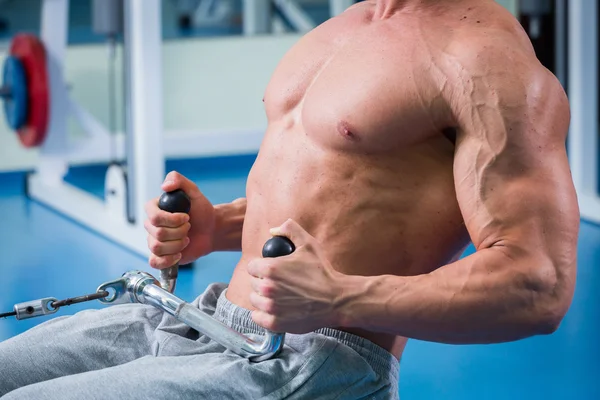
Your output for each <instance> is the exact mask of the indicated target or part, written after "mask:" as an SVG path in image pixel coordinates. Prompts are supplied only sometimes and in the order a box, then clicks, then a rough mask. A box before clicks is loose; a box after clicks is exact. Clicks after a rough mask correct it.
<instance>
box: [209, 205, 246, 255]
mask: <svg viewBox="0 0 600 400" xmlns="http://www.w3.org/2000/svg"><path fill="white" fill-rule="evenodd" d="M245 215H246V199H245V198H239V199H236V200H234V201H232V202H231V203H223V204H217V205H216V206H215V236H214V239H213V246H212V247H213V251H239V250H241V249H242V229H243V226H244V217H245Z"/></svg>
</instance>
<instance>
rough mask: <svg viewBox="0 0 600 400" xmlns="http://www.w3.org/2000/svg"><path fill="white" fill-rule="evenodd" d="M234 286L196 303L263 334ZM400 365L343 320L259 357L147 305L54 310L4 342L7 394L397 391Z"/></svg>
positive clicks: (291, 395) (0, 357)
mask: <svg viewBox="0 0 600 400" xmlns="http://www.w3.org/2000/svg"><path fill="white" fill-rule="evenodd" d="M225 291H226V285H225V284H213V285H211V286H209V287H208V289H207V290H206V291H205V292H204V293H203V294H202V295H201V296H199V297H198V298H197V299H196V300H195V301H194V302H193V304H194V305H195V306H197V307H199V308H200V309H202V310H203V311H205V312H207V313H209V314H212V315H213V316H214V317H215V318H217V319H219V320H220V321H222V322H223V323H225V324H227V325H228V326H230V327H232V328H234V329H236V330H239V331H240V332H242V333H245V334H248V335H249V336H250V337H254V338H257V339H260V337H259V335H260V333H261V332H262V331H263V330H262V328H260V327H259V326H257V325H256V324H255V323H254V322H253V321H252V319H251V317H250V311H249V310H246V309H243V308H240V307H238V306H236V305H234V304H232V303H230V302H229V301H228V300H227V299H226V297H225ZM398 370H399V365H398V360H397V359H396V358H394V356H393V355H392V354H390V353H389V352H387V351H386V350H384V349H382V348H381V347H379V346H377V345H375V344H373V343H371V342H369V341H367V340H365V339H362V338H360V337H358V336H355V335H351V334H348V333H345V332H341V331H338V330H334V329H320V330H318V331H316V332H314V333H309V334H304V335H292V334H287V335H286V341H285V346H284V349H283V350H282V352H281V353H280V354H279V355H278V356H277V357H276V358H273V359H270V360H267V361H263V362H259V363H251V362H249V361H248V360H246V359H244V358H242V357H240V356H238V355H236V354H234V353H232V352H230V351H228V350H225V348H224V347H222V346H221V345H220V344H218V343H216V342H214V341H212V340H211V339H209V338H208V337H206V336H203V335H200V334H198V332H196V331H195V330H193V329H191V328H189V327H188V326H186V325H184V324H183V323H180V322H179V321H177V320H176V319H175V318H173V317H171V316H170V315H168V314H166V313H163V312H162V311H160V310H157V309H155V308H154V307H151V306H146V305H142V304H127V305H117V306H112V307H107V308H105V309H101V310H87V311H82V312H79V313H77V314H75V315H74V316H70V317H59V318H54V319H52V320H49V321H47V322H44V323H42V324H40V325H38V326H36V327H34V328H32V329H30V330H28V331H27V332H25V333H23V334H21V335H18V336H15V337H13V338H11V339H8V340H6V341H4V342H2V343H0V396H2V395H5V396H3V397H2V399H3V400H9V399H36V400H44V399H61V400H68V399H77V400H93V399H99V400H105V399H117V398H122V399H144V400H147V399H169V400H170V399H217V400H221V399H236V400H240V399H308V400H313V399H315V400H316V399H397V398H398ZM7 393H8V394H7Z"/></svg>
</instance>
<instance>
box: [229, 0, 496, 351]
mask: <svg viewBox="0 0 600 400" xmlns="http://www.w3.org/2000/svg"><path fill="white" fill-rule="evenodd" d="M448 3H454V5H453V7H452V8H454V10H451V11H449V12H447V13H444V12H439V11H440V10H439V9H434V10H431V11H430V12H429V13H427V12H425V11H422V12H421V13H420V14H419V15H414V14H411V13H406V14H404V13H401V12H400V13H396V14H394V15H392V16H389V17H387V18H381V16H378V15H376V9H375V6H374V4H372V3H370V2H365V3H360V4H359V5H357V6H355V7H353V8H352V9H351V10H349V11H347V12H346V13H344V14H343V15H341V16H340V17H337V18H333V19H331V20H329V21H328V22H326V23H324V24H323V25H321V26H320V27H318V28H317V29H315V30H314V31H312V32H311V33H309V34H307V35H306V36H305V37H304V38H302V39H301V40H300V41H299V42H298V43H297V45H296V46H294V48H292V49H291V50H290V51H289V53H288V54H287V55H286V56H285V57H284V58H283V60H282V61H281V63H280V65H279V66H278V67H277V69H276V70H275V72H274V74H273V76H272V79H271V82H270V83H269V85H268V87H267V89H266V93H265V97H264V103H265V109H266V113H267V117H268V121H269V126H268V130H267V132H266V135H265V138H264V141H263V143H262V146H261V149H260V152H259V155H258V158H257V160H256V163H255V165H254V167H253V168H252V171H251V173H250V175H249V178H248V183H247V201H248V203H247V212H246V217H245V221H244V231H243V239H242V258H241V259H240V262H239V264H238V266H237V267H236V269H235V272H234V275H233V277H232V280H231V282H230V288H229V291H228V298H229V299H230V300H231V301H233V302H234V303H236V304H239V305H241V306H243V307H246V308H250V309H251V308H252V306H251V305H250V303H249V300H248V296H249V293H250V291H251V288H250V283H249V275H248V274H247V273H246V269H245V268H246V264H247V263H248V261H249V260H251V259H252V258H255V257H260V255H261V249H262V246H263V244H264V243H265V241H266V240H267V239H268V238H269V237H270V234H269V229H270V228H272V227H275V226H278V225H280V224H282V223H283V222H284V221H285V220H286V219H288V218H292V219H294V220H296V221H297V222H298V223H299V224H300V225H301V226H302V227H303V228H304V229H305V230H307V231H308V232H309V233H310V234H311V235H313V236H314V237H316V238H317V239H318V240H319V241H320V243H321V244H322V245H323V247H324V249H325V251H326V255H327V257H328V260H329V261H330V262H331V263H332V265H333V266H334V268H336V269H337V270H339V271H340V272H343V273H346V274H355V275H384V274H394V275H417V274H423V273H428V272H430V271H432V270H434V269H436V268H438V267H440V266H442V265H444V264H446V263H448V262H449V261H451V260H453V259H455V258H457V257H458V256H459V255H460V254H461V252H462V251H463V250H464V248H465V246H466V244H467V243H468V241H469V238H468V235H467V232H466V229H465V224H464V222H463V218H462V215H461V212H460V210H459V207H458V204H457V200H456V194H455V191H454V190H455V189H454V187H455V185H454V178H453V170H452V169H453V168H452V167H453V159H454V145H453V143H452V141H451V140H449V139H448V137H447V136H448V135H445V134H444V133H447V132H450V131H451V129H452V128H453V126H452V123H453V122H452V117H451V115H450V113H449V112H448V111H447V108H446V106H445V103H444V100H443V99H442V98H441V91H442V86H443V85H447V84H456V82H444V77H440V76H439V75H438V74H436V72H437V71H436V67H435V63H434V62H433V60H435V59H436V57H437V55H438V54H437V53H439V52H442V51H443V49H444V43H445V42H446V41H448V40H451V38H452V36H453V33H454V32H455V30H464V29H474V31H475V30H476V29H478V28H480V27H481V26H482V25H481V24H490V23H491V21H490V18H491V15H495V14H500V15H501V16H503V15H504V14H503V12H502V11H500V10H498V6H496V5H495V4H493V2H488V1H478V2H468V1H467V2H464V3H465V4H467V5H465V6H460V5H458V3H462V2H458V1H457V2H448ZM468 4H476V6H473V7H471V6H468ZM490 13H491V14H490ZM463 15H466V16H467V18H466V19H469V18H470V19H472V21H469V25H468V26H467V25H466V22H465V21H464V19H461V18H462V16H463ZM503 18H505V17H504V16H503ZM478 21H479V22H478ZM350 331H351V332H353V333H356V334H359V335H361V336H363V337H365V338H367V339H369V340H371V341H373V342H375V343H377V344H379V345H380V346H382V347H384V348H386V349H388V350H389V351H391V352H392V353H393V354H395V355H396V356H397V357H400V354H401V352H402V350H403V348H404V345H405V343H406V339H404V338H401V337H393V336H390V335H387V334H380V333H376V332H365V331H356V330H350Z"/></svg>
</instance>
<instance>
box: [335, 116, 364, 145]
mask: <svg viewBox="0 0 600 400" xmlns="http://www.w3.org/2000/svg"><path fill="white" fill-rule="evenodd" d="M337 128H338V133H339V134H340V135H342V137H343V138H345V139H348V140H350V141H352V142H358V141H360V138H359V137H358V136H357V135H356V134H355V133H354V132H353V131H352V129H351V128H350V125H349V124H348V123H347V122H345V121H340V122H339V123H338V127H337Z"/></svg>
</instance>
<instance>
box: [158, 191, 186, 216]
mask: <svg viewBox="0 0 600 400" xmlns="http://www.w3.org/2000/svg"><path fill="white" fill-rule="evenodd" d="M191 206H192V202H191V201H190V198H189V197H188V195H187V194H185V192H184V191H183V190H181V189H177V190H173V191H172V192H166V193H163V194H162V196H160V199H158V208H160V209H161V210H164V211H168V212H170V213H186V214H187V213H189V212H190V207H191Z"/></svg>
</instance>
